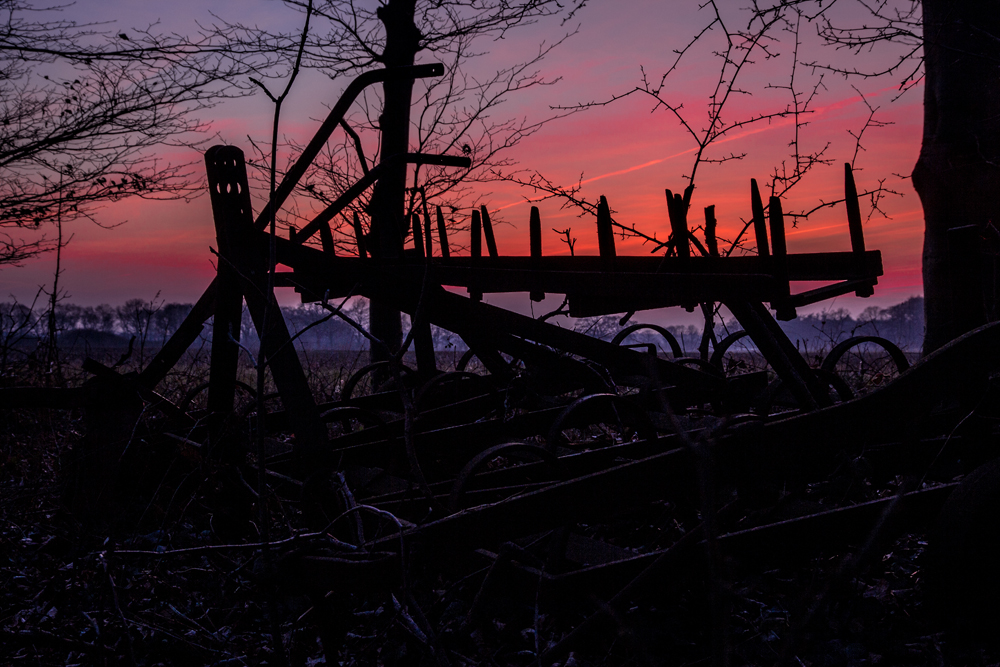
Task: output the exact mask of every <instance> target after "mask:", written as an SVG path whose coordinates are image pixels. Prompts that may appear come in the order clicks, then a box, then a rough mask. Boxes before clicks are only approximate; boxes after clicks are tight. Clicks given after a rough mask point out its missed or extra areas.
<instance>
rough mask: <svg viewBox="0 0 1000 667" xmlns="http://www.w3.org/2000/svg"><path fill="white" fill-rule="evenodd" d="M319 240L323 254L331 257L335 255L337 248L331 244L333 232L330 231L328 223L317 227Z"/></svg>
mask: <svg viewBox="0 0 1000 667" xmlns="http://www.w3.org/2000/svg"><path fill="white" fill-rule="evenodd" d="M319 240H320V242H321V243H322V244H323V252H325V253H326V254H328V255H330V256H331V257H335V256H336V255H337V247H336V246H335V245H334V244H333V230H331V229H330V223H329V222H324V223H323V224H322V225H320V226H319Z"/></svg>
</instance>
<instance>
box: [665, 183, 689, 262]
mask: <svg viewBox="0 0 1000 667" xmlns="http://www.w3.org/2000/svg"><path fill="white" fill-rule="evenodd" d="M666 193H667V214H668V215H669V216H670V231H671V234H673V239H674V250H676V252H677V256H678V257H680V258H687V257H690V256H691V246H690V245H689V244H688V228H687V207H686V205H685V204H684V198H683V197H681V196H680V195H675V194H673V193H672V192H670V190H669V189H668V190H667V191H666Z"/></svg>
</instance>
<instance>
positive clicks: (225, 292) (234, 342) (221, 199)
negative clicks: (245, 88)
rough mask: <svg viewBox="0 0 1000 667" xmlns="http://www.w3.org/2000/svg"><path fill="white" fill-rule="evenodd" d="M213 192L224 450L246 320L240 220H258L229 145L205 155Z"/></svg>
mask: <svg viewBox="0 0 1000 667" xmlns="http://www.w3.org/2000/svg"><path fill="white" fill-rule="evenodd" d="M205 170H206V172H207V173H208V190H209V194H210V197H211V201H212V212H213V214H214V218H215V235H216V240H217V241H218V245H219V258H218V269H217V276H216V286H217V291H216V300H215V316H214V318H213V320H212V350H211V358H210V365H209V371H208V412H209V418H208V427H209V446H210V447H211V448H212V449H213V450H214V449H215V447H216V446H218V445H220V442H219V441H220V438H221V437H222V432H223V428H224V426H225V423H226V420H227V419H228V418H229V417H230V416H231V415H232V413H233V408H234V404H235V400H236V373H237V370H238V367H239V354H240V349H239V344H238V343H239V340H240V328H241V323H242V316H243V290H242V288H241V286H240V275H239V269H238V268H237V267H239V266H241V265H243V264H244V258H243V257H239V256H237V255H238V251H239V248H240V243H239V238H238V236H239V233H240V231H241V230H240V222H241V220H240V218H245V219H247V220H250V219H252V215H253V214H252V212H251V204H250V192H249V189H248V187H247V174H246V165H245V164H244V162H243V152H242V151H240V150H239V149H238V148H235V147H229V146H214V147H212V148H210V149H208V151H206V152H205Z"/></svg>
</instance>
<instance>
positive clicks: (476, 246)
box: [469, 210, 483, 301]
mask: <svg viewBox="0 0 1000 667" xmlns="http://www.w3.org/2000/svg"><path fill="white" fill-rule="evenodd" d="M469 254H470V255H471V256H472V266H474V267H475V266H479V264H480V262H479V259H480V258H481V257H482V256H483V220H482V218H481V217H480V216H479V211H475V210H474V211H472V238H471V239H470V241H469ZM473 282H475V281H473ZM469 298H471V299H472V300H473V301H482V300H483V293H482V292H480V291H479V290H477V289H475V288H473V287H472V286H470V287H469Z"/></svg>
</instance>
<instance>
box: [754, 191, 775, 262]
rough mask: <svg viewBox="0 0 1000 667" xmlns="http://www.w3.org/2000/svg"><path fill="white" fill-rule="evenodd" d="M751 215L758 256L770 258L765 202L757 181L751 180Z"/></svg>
mask: <svg viewBox="0 0 1000 667" xmlns="http://www.w3.org/2000/svg"><path fill="white" fill-rule="evenodd" d="M750 213H751V215H752V216H753V231H754V236H755V237H756V238H757V254H758V255H759V256H761V257H769V256H770V255H771V250H770V248H769V247H768V243H767V221H766V220H764V202H763V201H761V198H760V189H759V188H758V187H757V179H756V178H751V179H750Z"/></svg>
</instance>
